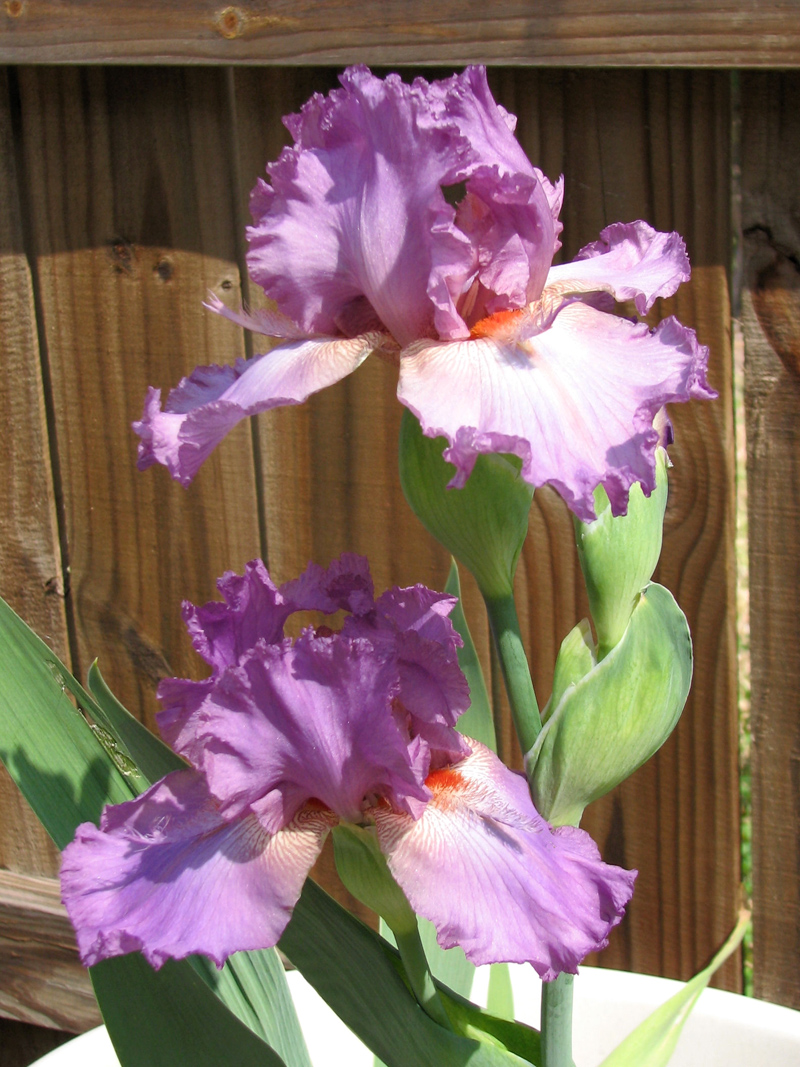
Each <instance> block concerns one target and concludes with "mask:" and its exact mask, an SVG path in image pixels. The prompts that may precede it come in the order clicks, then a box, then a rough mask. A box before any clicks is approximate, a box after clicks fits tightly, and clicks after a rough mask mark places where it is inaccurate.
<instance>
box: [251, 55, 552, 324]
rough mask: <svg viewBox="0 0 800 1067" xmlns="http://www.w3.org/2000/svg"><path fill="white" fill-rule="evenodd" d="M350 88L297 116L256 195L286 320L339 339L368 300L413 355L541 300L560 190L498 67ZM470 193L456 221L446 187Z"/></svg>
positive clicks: (257, 260)
mask: <svg viewBox="0 0 800 1067" xmlns="http://www.w3.org/2000/svg"><path fill="white" fill-rule="evenodd" d="M341 82H342V86H343V88H342V89H339V90H335V91H334V92H332V93H330V94H329V95H328V96H327V97H321V96H319V95H316V96H314V97H312V99H311V100H310V101H309V102H308V103H307V104H306V106H305V107H304V108H303V110H302V112H301V113H300V114H299V115H292V116H289V118H288V119H286V125H287V126H288V128H289V130H290V132H291V133H292V135H293V137H294V139H295V142H296V143H295V145H294V147H292V148H289V149H285V150H284V152H283V154H282V155H281V157H280V159H279V160H278V161H277V163H275V164H273V165H272V166H270V167H269V168H268V172H269V175H270V178H271V181H272V184H271V185H267V184H266V183H265V182H260V183H259V184H258V185H257V186H256V189H255V190H254V192H253V196H252V200H251V208H252V211H253V218H254V226H253V227H252V228H251V229H250V230H249V231H248V239H249V241H250V251H249V253H248V266H249V269H250V273H251V275H252V277H253V278H254V280H255V281H256V282H258V284H259V285H261V286H262V287H263V288H264V290H265V291H266V292H267V294H268V295H269V296H271V297H272V298H273V299H274V300H275V301H276V302H277V304H278V306H279V307H280V309H281V310H282V311H283V312H285V313H286V314H287V315H288V316H289V317H290V318H291V319H292V320H294V321H296V322H297V323H299V324H301V325H302V327H303V328H304V329H306V330H307V331H308V332H309V333H314V332H317V333H331V332H333V331H334V329H338V330H342V329H343V315H346V309H347V308H349V307H350V306H352V305H353V303H354V302H356V301H358V300H359V299H361V300H365V301H366V302H367V304H368V306H369V308H371V309H372V311H373V312H374V313H375V314H376V315H377V317H378V318H379V320H380V321H381V322H382V323H383V324H384V326H385V327H386V328H387V329H388V330H389V331H390V333H391V334H392V335H393V336H394V337H395V339H396V340H397V341H398V342H399V343H400V344H407V343H409V342H410V341H412V340H415V339H418V338H420V337H425V336H433V333H434V327H435V329H436V330H437V331H438V333H439V335H440V336H441V337H455V336H466V334H467V333H468V332H469V328H468V326H466V325H465V322H466V320H467V319H471V316H472V314H473V313H474V311H475V310H476V306H477V309H478V311H479V313H480V314H482V313H483V311H481V310H480V309H481V308H483V307H484V306H485V305H487V304H489V305H491V307H492V309H495V308H500V307H520V306H522V305H523V304H525V303H527V302H529V301H530V300H532V299H534V298H536V297H538V296H539V294H540V293H541V290H542V286H543V284H544V281H545V277H546V275H547V269H548V267H549V265H550V262H551V260H552V256H553V252H554V251H555V249H556V247H557V246H558V240H557V235H558V231H559V228H560V227H559V225H558V223H557V221H556V219H557V214H558V208H559V207H560V191H559V190H558V189H557V188H554V187H553V186H551V185H550V183H549V182H547V180H546V179H544V177H543V175H542V174H541V172H540V171H538V170H536V168H534V167H533V166H531V164H530V162H529V161H528V160H527V158H526V157H525V154H524V152H523V151H522V149H521V148H520V146H519V144H518V143H517V141H516V140H515V138H514V136H513V128H514V121H515V120H513V118H512V117H511V116H510V115H508V113H507V112H506V111H504V109H503V108H501V107H499V106H498V105H497V104H496V103H495V101H494V100H493V99H492V96H491V93H490V91H489V87H488V84H487V81H486V73H485V70H483V68H478V67H471V68H468V69H467V70H466V71H464V72H463V74H459V75H456V76H454V77H452V78H450V79H448V80H446V81H441V82H433V83H431V84H429V83H428V82H426V81H424V80H423V79H421V78H418V79H417V80H416V81H415V82H414V83H413V85H405V84H404V83H403V82H401V81H400V79H399V78H398V77H397V75H390V76H389V77H388V78H386V79H385V80H383V81H382V80H380V79H379V78H375V77H374V76H373V75H372V74H370V73H369V71H368V70H367V69H366V68H363V67H352V68H350V69H348V70H347V71H345V73H344V74H343V75H342V77H341ZM462 182H466V183H467V184H466V189H467V192H468V199H469V205H468V207H467V208H466V209H465V210H463V211H460V212H459V214H458V215H457V214H456V212H455V211H454V209H453V208H452V207H451V206H450V205H449V204H448V203H447V202H446V200H445V198H444V195H443V192H442V189H443V188H445V187H447V186H452V185H456V184H458V183H462ZM475 287H477V289H476V288H475ZM476 301H477V305H476ZM462 305H465V310H464V312H463V315H462Z"/></svg>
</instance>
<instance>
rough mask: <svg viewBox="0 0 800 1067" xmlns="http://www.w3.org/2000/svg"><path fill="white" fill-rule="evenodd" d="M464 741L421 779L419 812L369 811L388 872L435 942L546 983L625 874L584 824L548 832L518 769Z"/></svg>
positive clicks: (628, 890) (603, 922) (569, 960)
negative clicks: (452, 757)
mask: <svg viewBox="0 0 800 1067" xmlns="http://www.w3.org/2000/svg"><path fill="white" fill-rule="evenodd" d="M470 744H471V746H472V755H471V756H469V757H467V759H465V760H463V761H462V762H461V763H458V764H455V765H454V766H452V767H449V768H444V769H442V770H440V771H436V772H434V773H432V774H431V775H430V776H429V777H428V785H429V787H430V789H431V791H432V794H433V796H432V799H431V801H430V803H429V804H428V806H427V808H426V809H425V811H424V813H423V814H422V816H421V817H420V818H419V819H417V820H416V821H415V820H414V819H411V818H409V817H408V816H407V815H402V814H397V813H396V812H393V811H392V810H391V809H390V808H389V807H388V806H387V805H382V806H380V807H379V808H377V810H376V812H375V819H376V826H377V831H378V840H379V842H380V845H381V848H382V850H383V852H384V854H385V855H386V859H387V862H388V864H389V869H390V870H391V872H392V874H393V875H394V877H395V879H396V880H397V882H398V884H399V885H400V886H401V887H402V889H403V891H404V892H405V894H406V896H407V897H408V900H409V902H410V904H411V906H412V908H413V909H414V910H415V911H416V912H417V913H418V914H419V915H423V916H424V917H425V918H427V919H429V920H430V921H431V922H432V923H433V924H434V926H435V927H436V930H437V936H438V941H439V944H440V945H441V946H442V948H452V947H453V946H454V945H460V946H461V947H462V948H463V950H464V952H465V953H466V955H467V958H468V959H470V960H471V961H472V962H473V963H475V964H483V963H497V962H501V961H506V962H516V963H531V964H533V966H534V967H535V968H536V970H537V971H538V973H539V974H540V975H541V976H542V977H543V978H544V979H546V980H550V979H552V978H554V977H555V976H556V975H557V974H559V973H561V972H562V971H567V972H569V973H575V970H576V968H577V966H578V964H579V963H580V962H581V960H582V959H583V958H584V957H585V956H586V955H587V954H588V953H589V952H593V951H596V950H598V949H601V948H603V947H604V945H605V944H606V940H607V937H608V934H609V931H610V930H611V929H612V928H613V927H614V926H616V925H617V923H618V922H619V921H620V920H621V918H622V916H623V914H624V911H625V906H626V905H627V903H628V901H629V900H630V898H631V895H632V893H633V881H634V878H635V872H632V871H625V870H623V869H622V868H620V867H613V866H610V865H608V864H606V863H603V862H602V861H601V859H600V856H599V853H598V851H597V848H596V846H595V845H594V843H593V842H592V840H591V838H590V837H589V836H588V834H586V833H585V832H584V831H582V830H574V829H572V828H570V830H569V831H568V832H567V833H561V832H558V831H553V830H552V829H551V828H550V827H549V826H548V824H547V823H546V822H545V820H544V819H543V818H542V817H541V816H540V815H539V814H538V812H537V811H536V810H535V808H534V807H533V803H532V802H531V799H530V795H529V793H528V787H527V783H526V782H525V780H524V778H522V776H520V775H517V774H514V773H513V772H512V771H509V770H508V768H506V767H505V766H503V764H502V763H501V762H500V760H499V759H498V758H497V757H496V756H495V755H494V753H493V752H491V751H490V750H489V749H487V748H486V747H485V746H484V745H481V744H479V743H478V742H476V741H470Z"/></svg>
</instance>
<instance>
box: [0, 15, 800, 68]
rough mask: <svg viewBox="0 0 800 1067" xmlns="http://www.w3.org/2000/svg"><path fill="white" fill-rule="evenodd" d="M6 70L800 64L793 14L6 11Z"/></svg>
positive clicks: (2, 33)
mask: <svg viewBox="0 0 800 1067" xmlns="http://www.w3.org/2000/svg"><path fill="white" fill-rule="evenodd" d="M0 62H4V63H108V62H114V63H143V62H147V63H283V64H288V63H312V64H313V63H329V64H346V63H365V62H366V63H392V64H397V63H403V64H419V63H433V64H439V63H466V62H492V63H498V62H500V63H506V64H512V63H513V64H526V63H532V64H536V65H549V66H558V67H564V66H583V67H588V66H634V67H636V66H639V67H645V66H651V65H654V64H656V65H663V66H680V67H687V66H702V67H713V66H717V67H731V66H737V67H758V66H762V67H763V66H773V67H775V66H782V67H785V66H796V65H798V64H800V27H799V26H798V21H797V9H796V6H795V4H794V3H793V2H791V0H772V2H771V3H763V2H759V0H725V2H723V3H716V4H713V5H712V4H707V3H703V2H702V0H671V2H666V3H665V2H661V0H557V2H556V3H545V2H544V0H533V2H531V0H497V2H495V3H494V4H492V5H490V6H487V5H485V4H478V3H475V2H472V3H469V4H465V3H464V2H463V0H443V2H441V3H438V4H436V5H435V6H431V4H429V3H428V2H427V0H373V2H371V3H363V2H362V3H359V2H357V0H337V2H336V3H329V2H324V0H291V2H290V0H270V2H266V0H238V2H236V3H234V4H229V3H226V0H216V2H215V0H161V2H156V0H133V2H126V3H124V4H121V3H115V2H113V0H5V3H4V6H3V8H2V9H0Z"/></svg>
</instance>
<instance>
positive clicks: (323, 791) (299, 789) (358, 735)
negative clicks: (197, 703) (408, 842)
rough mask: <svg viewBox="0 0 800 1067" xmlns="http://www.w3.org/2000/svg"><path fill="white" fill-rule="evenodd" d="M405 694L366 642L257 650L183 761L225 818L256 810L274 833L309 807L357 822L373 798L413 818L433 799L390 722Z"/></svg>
mask: <svg viewBox="0 0 800 1067" xmlns="http://www.w3.org/2000/svg"><path fill="white" fill-rule="evenodd" d="M398 687H399V682H398V677H397V667H396V664H395V662H394V659H393V657H392V656H390V655H387V654H385V653H384V652H383V651H382V650H380V649H376V648H375V647H374V646H373V645H372V644H371V643H370V642H368V641H365V640H363V639H355V640H350V639H347V638H344V637H341V636H339V635H334V636H333V637H325V638H322V637H315V636H314V634H313V633H312V632H311V631H310V630H307V631H306V632H305V633H304V634H303V635H301V637H299V638H298V640H297V641H296V642H295V644H294V645H292V644H291V643H290V642H289V641H286V642H284V643H283V644H282V645H266V644H264V643H259V644H258V645H257V646H256V647H255V648H254V649H253V650H252V652H250V653H249V654H247V655H246V656H244V657H242V660H241V663H240V666H239V667H233V668H230V669H229V670H228V671H226V672H225V673H224V674H223V675H222V676H221V678H220V679H219V681H218V682H217V683H216V685H215V687H214V690H213V692H212V693H211V694H210V695H209V696H208V697H207V699H206V700H205V701H204V703H203V704H202V705H201V707H200V708H199V709H198V710H197V712H196V714H195V715H194V717H193V718H192V720H191V721H190V722H188V723H187V725H186V726H185V727H184V731H183V735H182V737H186V738H190V737H191V741H190V747H189V748H188V749H187V750H185V751H186V754H187V755H188V756H189V758H191V759H192V761H193V762H195V763H196V765H197V766H199V767H200V768H201V769H202V770H203V771H204V772H205V774H206V776H207V778H208V782H209V787H210V789H211V792H212V793H213V794H214V796H215V797H216V798H217V799H218V800H219V801H220V803H221V805H222V810H223V811H224V813H225V814H226V816H229V817H230V816H233V815H239V814H241V813H242V812H243V811H245V810H246V809H248V808H250V807H254V808H256V810H258V811H259V812H260V813H262V814H263V818H264V819H265V820H266V822H265V825H267V827H268V828H269V829H274V828H276V827H277V826H279V825H282V824H283V822H285V821H286V820H287V819H289V818H291V817H292V815H293V814H294V811H295V810H296V809H297V808H298V807H299V806H300V805H301V804H303V803H304V802H305V801H306V800H308V799H311V798H314V799H316V800H318V801H320V802H321V803H322V804H324V805H325V806H326V807H328V808H331V809H332V810H333V811H335V812H336V813H337V814H338V815H340V816H341V817H342V818H343V819H346V820H348V821H350V822H358V821H359V820H360V819H361V817H362V816H361V812H362V807H363V804H364V800H365V797H368V796H372V795H373V794H374V795H377V796H385V797H387V799H389V800H390V801H391V803H392V804H393V805H394V806H396V807H398V808H400V809H401V810H403V811H407V812H409V813H411V814H415V815H416V814H418V812H419V811H420V810H421V809H422V807H423V806H424V804H425V803H426V801H427V799H428V796H429V793H428V790H427V789H426V788H425V786H424V784H423V782H424V775H423V776H422V777H420V772H419V767H417V766H415V765H414V761H413V757H412V754H410V752H409V741H408V737H404V735H403V734H402V733H401V731H400V729H399V728H398V725H397V724H396V722H395V720H394V718H393V716H392V701H393V699H394V698H395V696H396V695H397V691H398ZM182 751H184V750H182ZM425 773H427V768H425ZM276 791H277V792H276ZM265 797H268V798H270V799H269V800H268V801H267V802H266V807H261V806H260V804H261V801H263V799H264V798H265ZM281 797H282V798H283V800H280V798H281ZM273 820H274V821H273Z"/></svg>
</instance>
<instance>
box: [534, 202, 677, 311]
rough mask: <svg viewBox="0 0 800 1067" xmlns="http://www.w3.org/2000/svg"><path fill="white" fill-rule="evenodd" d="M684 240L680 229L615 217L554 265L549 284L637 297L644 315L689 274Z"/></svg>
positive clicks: (675, 288)
mask: <svg viewBox="0 0 800 1067" xmlns="http://www.w3.org/2000/svg"><path fill="white" fill-rule="evenodd" d="M691 273H692V272H691V268H690V266H689V257H688V256H687V255H686V245H685V244H684V242H683V238H682V237H681V236H680V234H677V233H660V232H659V231H658V230H654V229H653V227H652V226H649V225H648V224H647V223H646V222H641V221H639V222H615V223H614V224H613V225H612V226H607V227H606V228H605V229H604V230H603V231H602V233H601V234H600V238H599V240H597V241H594V242H593V243H592V244H589V245H586V247H585V248H582V249H581V250H580V252H579V253H578V255H577V256H576V258H575V259H574V260H573V261H572V263H562V264H559V266H557V267H552V268H551V270H550V273H549V274H548V276H547V285H548V286H551V285H554V286H558V288H559V290H560V291H562V292H568V291H572V292H606V293H610V294H611V295H612V296H613V297H614V299H615V300H633V301H634V303H635V305H636V310H637V311H638V312H639V314H640V315H644V314H646V313H647V312H648V311H649V310H650V308H651V307H652V306H653V304H654V303H655V301H656V299H657V298H658V297H665V296H672V294H673V293H674V292H675V291H676V290H677V288H678V286H679V285H681V284H682V283H683V282H687V281H688V280H689V277H690V275H691Z"/></svg>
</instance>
